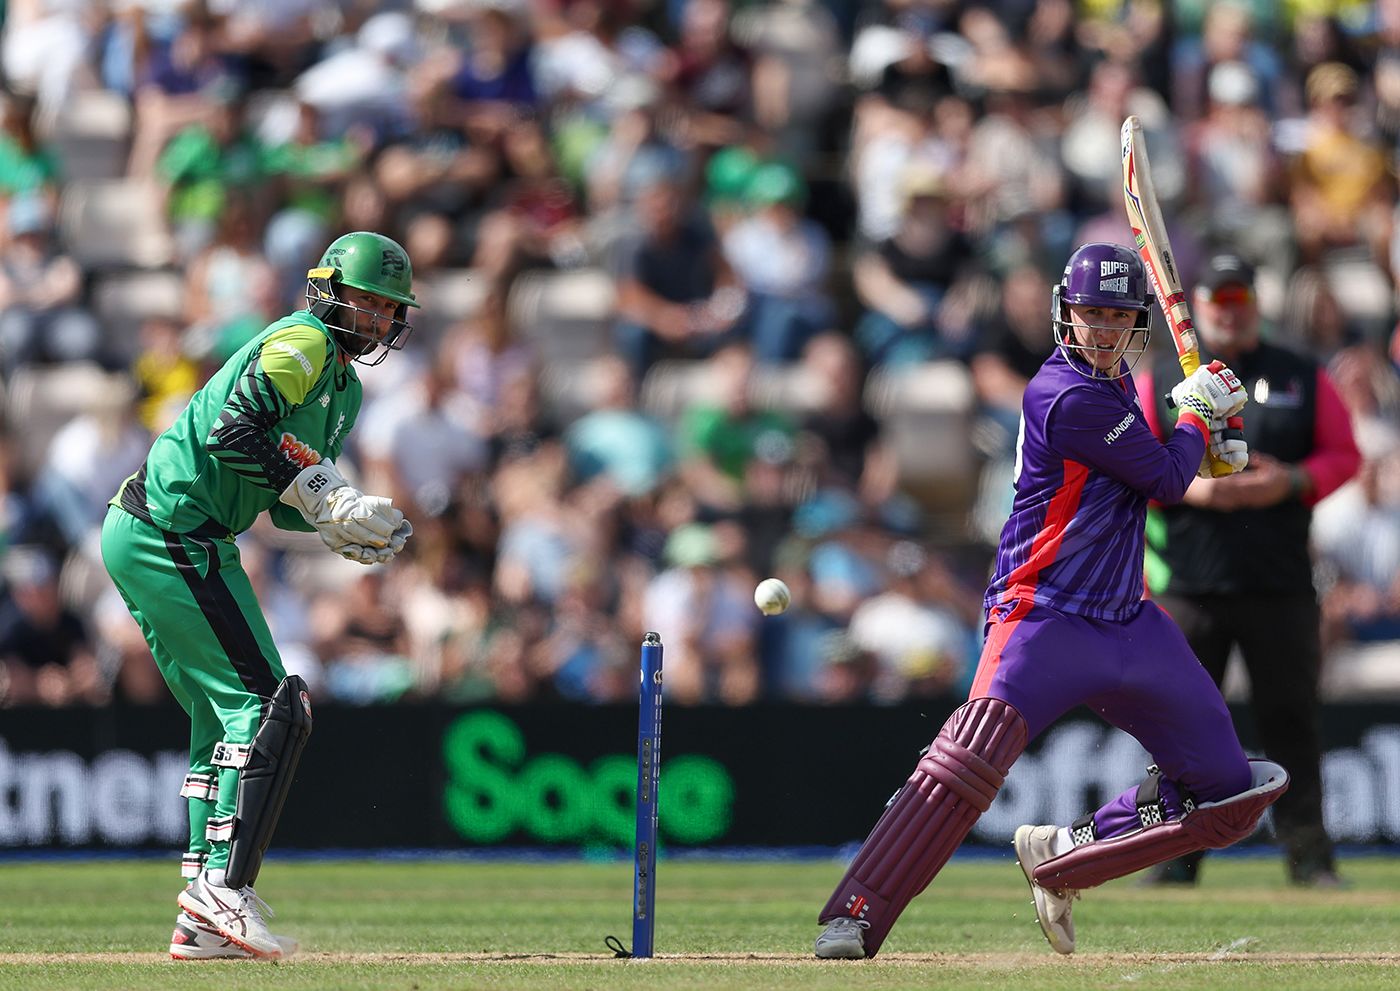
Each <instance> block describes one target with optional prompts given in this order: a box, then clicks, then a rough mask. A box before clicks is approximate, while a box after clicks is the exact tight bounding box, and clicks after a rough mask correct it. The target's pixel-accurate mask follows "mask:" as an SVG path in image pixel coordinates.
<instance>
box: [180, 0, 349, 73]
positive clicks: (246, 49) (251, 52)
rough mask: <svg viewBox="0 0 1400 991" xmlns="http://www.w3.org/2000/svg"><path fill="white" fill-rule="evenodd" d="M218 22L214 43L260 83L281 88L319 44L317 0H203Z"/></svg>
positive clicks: (308, 58) (318, 7) (320, 6)
mask: <svg viewBox="0 0 1400 991" xmlns="http://www.w3.org/2000/svg"><path fill="white" fill-rule="evenodd" d="M206 2H207V3H208V5H209V9H210V11H211V12H212V13H214V14H215V15H216V16H217V17H219V19H220V22H221V25H220V26H221V30H220V43H221V46H222V48H223V49H224V50H225V51H227V52H228V53H229V54H231V55H233V56H236V57H238V58H240V59H241V60H242V61H243V62H244V63H245V64H246V65H247V67H248V70H249V73H250V75H251V76H252V81H253V83H254V84H255V85H257V86H259V87H260V88H267V89H284V88H286V87H287V86H288V85H289V84H290V83H291V82H292V79H293V78H294V77H295V76H296V74H297V73H298V72H300V71H301V70H302V69H304V68H306V66H307V64H308V63H309V62H310V60H311V56H312V54H313V53H314V52H315V51H316V50H317V48H318V47H319V46H318V45H317V44H316V42H317V40H318V37H317V35H318V32H317V23H316V14H317V12H318V11H321V10H323V9H324V7H323V5H322V4H321V2H320V0H206Z"/></svg>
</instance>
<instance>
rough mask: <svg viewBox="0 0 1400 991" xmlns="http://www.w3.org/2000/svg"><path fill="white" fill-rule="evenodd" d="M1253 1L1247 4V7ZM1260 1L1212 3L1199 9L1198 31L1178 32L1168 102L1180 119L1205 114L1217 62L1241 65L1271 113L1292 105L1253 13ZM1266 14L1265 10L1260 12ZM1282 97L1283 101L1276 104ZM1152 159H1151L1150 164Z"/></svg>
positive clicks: (1272, 50)
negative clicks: (1182, 34)
mask: <svg viewBox="0 0 1400 991" xmlns="http://www.w3.org/2000/svg"><path fill="white" fill-rule="evenodd" d="M1251 6H1252V7H1253V10H1251V9H1250V7H1251ZM1267 6H1268V5H1266V4H1253V5H1248V4H1245V3H1212V4H1210V5H1209V9H1208V10H1207V11H1206V13H1205V19H1204V21H1203V22H1202V25H1201V32H1200V36H1199V37H1191V36H1186V37H1183V38H1182V39H1181V41H1180V43H1179V44H1178V45H1177V50H1176V52H1175V53H1174V55H1173V59H1172V61H1173V63H1174V67H1173V68H1174V71H1173V73H1172V82H1173V88H1172V105H1173V108H1174V109H1175V110H1176V113H1177V115H1178V116H1179V117H1180V118H1182V119H1184V120H1194V119H1197V118H1200V117H1204V116H1206V115H1207V113H1208V110H1207V106H1208V104H1209V102H1210V101H1212V100H1214V99H1215V98H1214V97H1213V96H1211V95H1210V92H1209V91H1210V89H1211V85H1212V84H1211V81H1210V80H1211V76H1212V75H1213V74H1214V73H1215V70H1216V69H1217V68H1218V67H1220V66H1221V65H1226V64H1235V65H1239V66H1241V67H1243V68H1244V69H1245V71H1246V72H1248V73H1249V75H1250V76H1251V78H1253V79H1255V80H1256V81H1257V82H1258V84H1259V99H1260V100H1261V101H1262V104H1263V107H1264V110H1265V112H1266V113H1268V114H1270V115H1271V116H1273V115H1277V114H1278V113H1279V112H1280V111H1281V110H1284V111H1287V112H1290V113H1291V112H1293V111H1296V110H1297V109H1298V107H1297V105H1296V101H1294V100H1292V99H1290V98H1289V96H1288V94H1286V93H1285V92H1283V89H1284V88H1283V87H1281V86H1280V84H1281V83H1282V82H1283V65H1282V63H1281V61H1280V59H1279V54H1278V50H1277V49H1276V48H1275V46H1273V45H1271V44H1269V43H1268V42H1267V41H1265V40H1263V39H1262V38H1261V37H1260V36H1259V35H1260V30H1259V28H1264V29H1265V30H1267V27H1268V26H1267V25H1260V26H1259V27H1256V25H1255V19H1256V17H1257V16H1259V15H1262V14H1264V8H1265V7H1267ZM1265 16H1267V15H1265ZM1280 103H1282V104H1283V106H1280V105H1279V104H1280ZM1155 164H1156V163H1155V162H1154V165H1155Z"/></svg>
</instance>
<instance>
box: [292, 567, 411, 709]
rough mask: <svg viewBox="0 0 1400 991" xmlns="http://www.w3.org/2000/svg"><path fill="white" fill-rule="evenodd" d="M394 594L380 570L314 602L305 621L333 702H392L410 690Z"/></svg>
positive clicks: (404, 632) (363, 574) (403, 633)
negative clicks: (322, 667)
mask: <svg viewBox="0 0 1400 991" xmlns="http://www.w3.org/2000/svg"><path fill="white" fill-rule="evenodd" d="M394 593H395V585H394V583H393V582H392V581H391V580H390V579H388V578H386V577H385V572H384V570H383V569H373V570H369V571H364V572H361V573H360V574H359V576H358V577H357V578H356V579H355V580H354V581H353V582H351V583H350V586H349V588H348V589H345V590H339V591H337V592H336V593H335V594H328V595H324V596H322V597H321V598H320V599H319V600H318V601H317V602H315V603H313V605H312V608H311V615H310V617H309V622H310V625H311V629H312V631H313V636H314V643H315V645H316V647H317V651H318V653H319V655H320V658H321V660H322V662H323V664H324V668H325V686H326V690H327V692H328V693H329V695H330V697H331V698H333V699H335V700H336V701H339V702H348V703H351V704H353V705H369V704H372V703H376V702H394V701H397V700H398V699H400V698H401V697H403V696H404V695H405V694H407V693H409V692H410V691H411V690H412V687H413V670H412V666H411V664H410V662H409V659H408V654H409V641H408V635H407V629H406V628H405V626H404V621H403V616H402V614H401V610H400V608H399V602H398V597H397V596H396V595H395V594H394Z"/></svg>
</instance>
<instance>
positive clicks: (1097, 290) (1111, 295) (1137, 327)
mask: <svg viewBox="0 0 1400 991" xmlns="http://www.w3.org/2000/svg"><path fill="white" fill-rule="evenodd" d="M1153 299H1154V297H1153V295H1152V290H1151V288H1150V287H1149V286H1148V282H1147V270H1146V269H1145V268H1143V265H1142V259H1141V258H1139V257H1138V255H1137V252H1135V251H1133V250H1132V249H1131V248H1125V247H1124V246H1123V245H1121V244H1107V243H1104V242H1098V241H1096V242H1092V243H1090V244H1086V245H1084V246H1083V247H1081V248H1080V249H1079V250H1078V251H1076V252H1075V253H1074V254H1072V255H1070V258H1069V261H1068V262H1067V263H1066V265H1065V274H1064V276H1063V277H1062V278H1061V279H1060V284H1059V285H1057V286H1056V287H1055V288H1054V291H1053V293H1052V300H1051V308H1050V320H1051V324H1052V327H1053V329H1054V334H1055V343H1056V344H1057V345H1058V346H1059V348H1060V350H1061V352H1063V353H1064V356H1065V358H1066V359H1067V360H1068V361H1069V363H1070V365H1071V366H1072V367H1074V369H1075V370H1076V371H1080V372H1083V371H1084V370H1083V368H1081V367H1080V366H1081V365H1083V364H1086V363H1087V364H1089V367H1090V369H1093V368H1094V366H1093V363H1092V362H1087V361H1086V360H1085V359H1082V358H1079V359H1076V356H1075V355H1076V352H1084V351H1089V350H1094V349H1093V348H1085V347H1084V346H1083V345H1080V344H1078V343H1076V342H1075V340H1074V333H1073V331H1071V330H1069V328H1070V327H1072V326H1073V323H1072V321H1071V320H1070V317H1069V310H1068V307H1069V306H1070V305H1074V306H1101V307H1103V308H1105V309H1114V310H1133V311H1135V312H1136V313H1137V314H1138V318H1137V322H1136V323H1135V324H1134V326H1133V327H1131V328H1129V329H1128V330H1127V331H1125V332H1124V333H1125V334H1126V335H1127V337H1128V346H1127V347H1125V348H1124V349H1123V357H1124V358H1129V357H1130V358H1131V361H1130V362H1129V364H1128V366H1127V367H1126V368H1123V367H1122V366H1121V365H1120V370H1119V371H1118V372H1117V373H1116V374H1108V373H1106V372H1100V371H1096V370H1095V371H1092V374H1091V377H1093V378H1110V379H1116V378H1122V377H1123V376H1125V375H1127V374H1128V373H1129V372H1131V371H1132V370H1133V366H1134V365H1136V364H1137V362H1138V359H1139V358H1141V357H1142V355H1143V353H1144V352H1146V351H1147V345H1148V340H1149V337H1150V331H1149V321H1150V318H1151V313H1152V303H1153ZM1139 331H1141V333H1142V342H1141V344H1140V345H1139V346H1137V347H1133V346H1132V336H1133V335H1134V334H1137V333H1138V332H1139Z"/></svg>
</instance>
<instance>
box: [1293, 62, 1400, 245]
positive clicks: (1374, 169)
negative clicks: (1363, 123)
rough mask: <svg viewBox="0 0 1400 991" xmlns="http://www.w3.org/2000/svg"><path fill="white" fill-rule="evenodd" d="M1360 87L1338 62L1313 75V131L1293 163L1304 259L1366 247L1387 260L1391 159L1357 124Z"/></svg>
mask: <svg viewBox="0 0 1400 991" xmlns="http://www.w3.org/2000/svg"><path fill="white" fill-rule="evenodd" d="M1359 88H1360V81H1359V80H1358V79H1357V75H1356V73H1355V71H1353V70H1352V69H1351V68H1350V67H1349V66H1346V65H1343V64H1341V63H1339V62H1325V63H1323V64H1322V65H1319V66H1318V67H1317V68H1315V69H1313V70H1312V72H1310V73H1309V74H1308V83H1307V94H1308V131H1307V137H1306V139H1305V144H1304V147H1303V149H1302V151H1301V153H1300V154H1299V155H1298V156H1297V158H1296V159H1295V160H1294V162H1293V164H1292V187H1291V190H1292V192H1291V196H1292V205H1293V214H1294V217H1295V219H1296V221H1297V236H1298V246H1299V251H1300V253H1301V255H1302V259H1303V261H1304V262H1305V263H1306V262H1318V261H1320V260H1322V257H1323V255H1324V254H1325V253H1326V252H1328V251H1330V250H1332V249H1335V248H1342V247H1348V246H1351V245H1356V244H1361V245H1364V246H1367V247H1369V248H1370V250H1371V252H1372V255H1373V257H1374V258H1377V259H1385V258H1386V257H1387V255H1388V251H1387V249H1388V246H1389V239H1390V211H1389V210H1388V209H1387V206H1388V204H1389V203H1391V202H1392V201H1393V199H1394V188H1393V183H1391V182H1390V180H1389V178H1388V176H1387V174H1386V168H1385V158H1384V156H1383V155H1382V154H1381V152H1380V149H1378V148H1377V147H1376V146H1375V144H1374V143H1373V142H1372V141H1371V140H1370V139H1369V138H1367V137H1366V136H1365V135H1363V134H1362V133H1360V131H1359V128H1358V127H1357V125H1356V124H1355V123H1354V121H1353V108H1354V107H1355V104H1356V98H1357V95H1358V90H1359Z"/></svg>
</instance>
